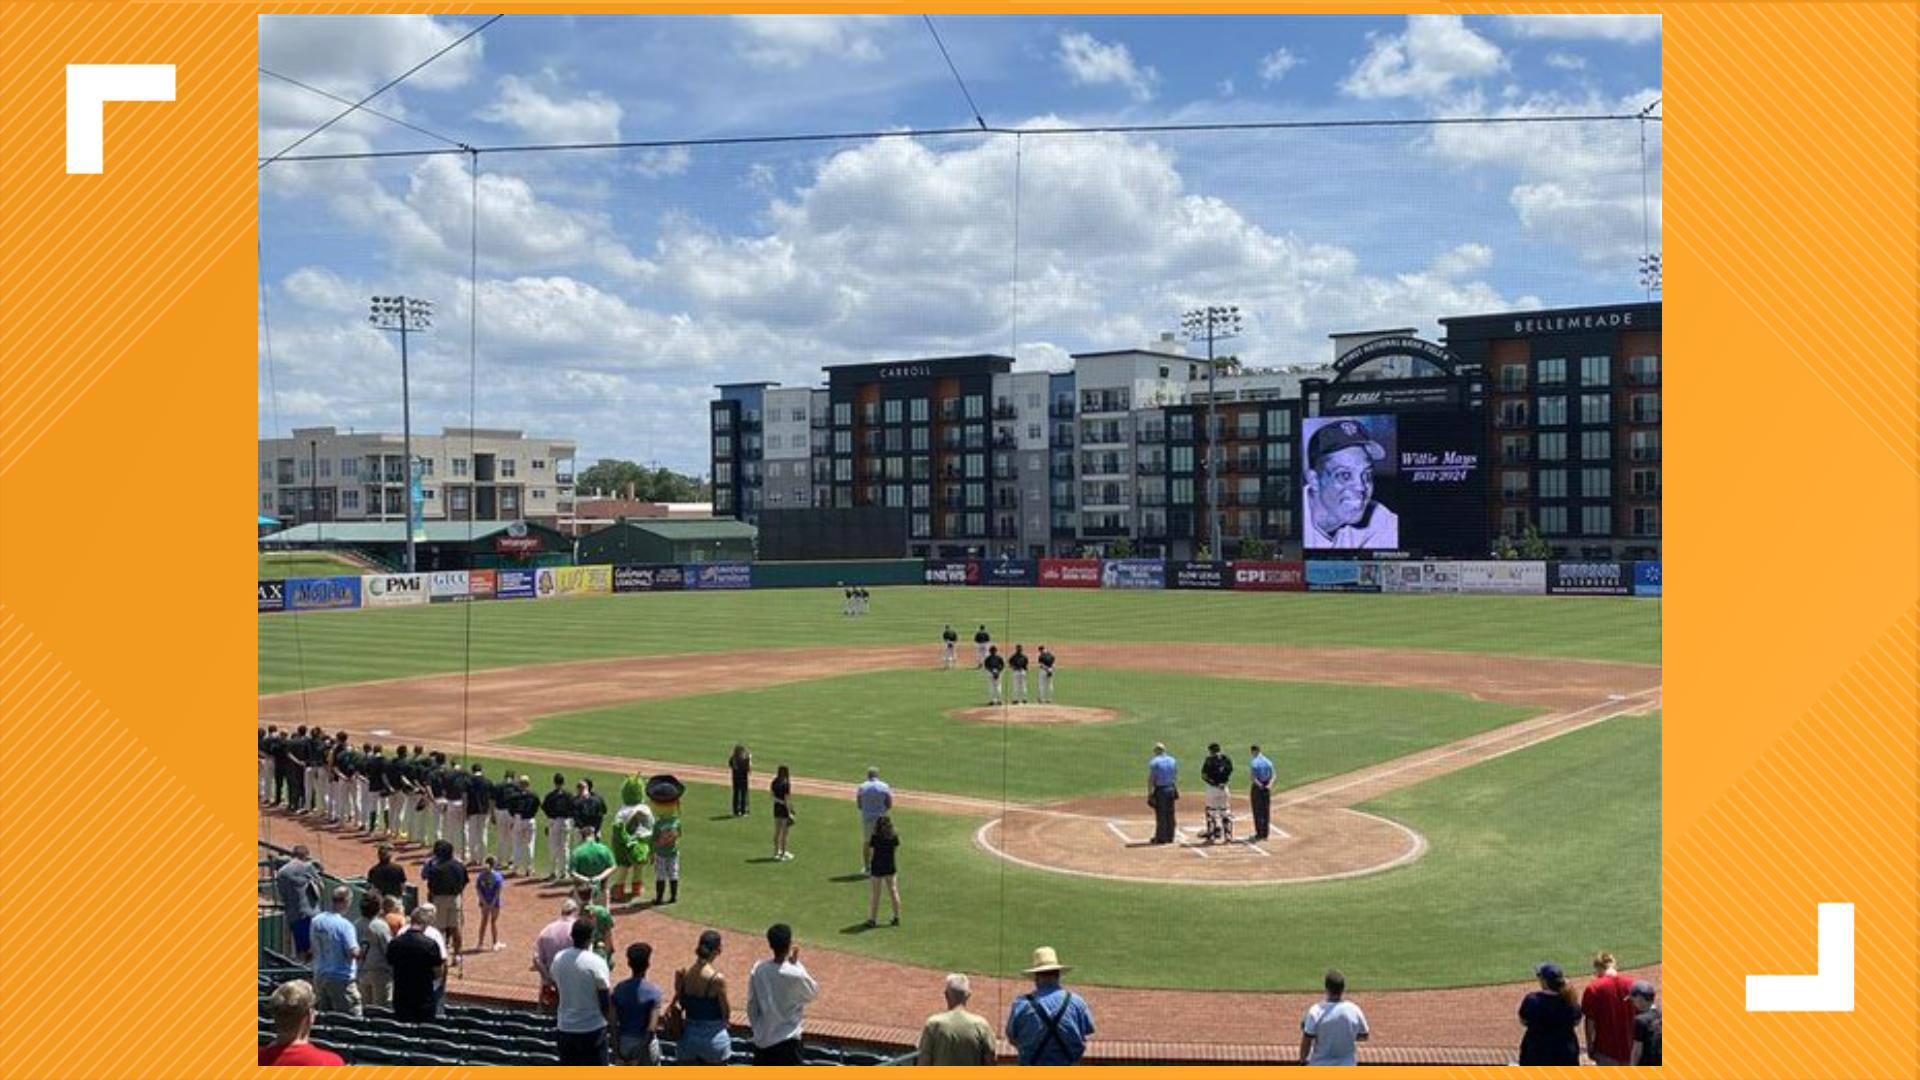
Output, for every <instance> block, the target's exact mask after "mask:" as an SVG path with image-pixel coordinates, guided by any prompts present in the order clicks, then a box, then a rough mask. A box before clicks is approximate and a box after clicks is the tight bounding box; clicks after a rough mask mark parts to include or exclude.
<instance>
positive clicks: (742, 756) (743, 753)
mask: <svg viewBox="0 0 1920 1080" xmlns="http://www.w3.org/2000/svg"><path fill="white" fill-rule="evenodd" d="M263 760H264V759H263ZM727 772H728V773H729V774H730V776H731V777H732V779H733V816H734V817H746V816H747V784H748V783H749V782H750V780H751V778H752V776H753V755H752V754H749V753H747V748H746V747H745V746H742V745H740V744H738V743H736V744H734V747H733V754H732V755H731V756H730V757H728V758H727ZM265 776H266V771H265V769H264V768H263V769H262V771H261V777H262V779H261V782H260V790H261V791H262V792H265V791H266V790H268V787H267V782H266V780H265Z"/></svg>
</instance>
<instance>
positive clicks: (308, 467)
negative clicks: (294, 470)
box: [300, 458, 313, 480]
mask: <svg viewBox="0 0 1920 1080" xmlns="http://www.w3.org/2000/svg"><path fill="white" fill-rule="evenodd" d="M300 479H302V480H311V479H313V462H312V461H310V460H308V459H307V458H301V459H300Z"/></svg>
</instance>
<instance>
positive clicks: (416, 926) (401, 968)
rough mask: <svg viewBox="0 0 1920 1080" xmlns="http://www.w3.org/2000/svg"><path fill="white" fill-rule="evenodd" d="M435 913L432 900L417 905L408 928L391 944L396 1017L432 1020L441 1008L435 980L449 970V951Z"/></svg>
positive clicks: (389, 962)
mask: <svg viewBox="0 0 1920 1080" xmlns="http://www.w3.org/2000/svg"><path fill="white" fill-rule="evenodd" d="M434 915H435V912H434V910H433V905H432V904H420V905H418V906H416V907H415V908H414V909H413V917H412V919H411V920H410V923H409V925H408V927H407V929H406V931H405V932H403V933H402V934H401V935H400V936H399V937H396V938H394V939H393V941H392V942H390V943H388V945H387V967H388V969H389V970H391V971H392V972H393V1018H394V1019H395V1020H431V1019H433V1018H434V1016H435V1015H436V1014H437V1013H438V1012H439V1008H440V1001H439V998H438V996H437V995H436V993H435V990H434V984H435V983H436V982H438V981H439V979H440V978H441V976H442V975H443V974H444V973H445V971H446V966H447V954H446V950H445V949H444V948H443V947H442V945H441V943H440V939H439V937H438V936H437V935H436V934H435V933H434V927H433V920H434Z"/></svg>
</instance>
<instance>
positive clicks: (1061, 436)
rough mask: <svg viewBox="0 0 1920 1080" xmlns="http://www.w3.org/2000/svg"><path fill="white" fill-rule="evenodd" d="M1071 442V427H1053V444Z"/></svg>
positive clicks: (1061, 444)
mask: <svg viewBox="0 0 1920 1080" xmlns="http://www.w3.org/2000/svg"><path fill="white" fill-rule="evenodd" d="M1073 444H1074V438H1073V429H1072V428H1055V429H1054V431H1053V445H1055V446H1072V445H1073Z"/></svg>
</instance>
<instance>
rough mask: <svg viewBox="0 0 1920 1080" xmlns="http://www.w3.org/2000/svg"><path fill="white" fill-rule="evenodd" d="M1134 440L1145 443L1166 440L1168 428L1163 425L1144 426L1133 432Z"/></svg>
mask: <svg viewBox="0 0 1920 1080" xmlns="http://www.w3.org/2000/svg"><path fill="white" fill-rule="evenodd" d="M1133 441H1135V442H1143V443H1157V442H1166V441H1167V429H1166V428H1163V427H1158V426H1155V427H1143V428H1141V429H1140V430H1138V431H1136V432H1134V433H1133Z"/></svg>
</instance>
